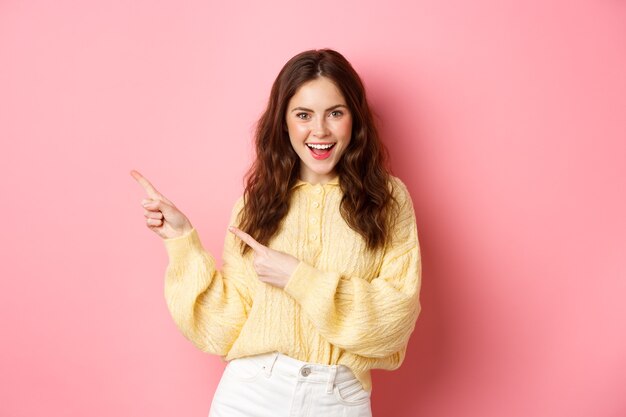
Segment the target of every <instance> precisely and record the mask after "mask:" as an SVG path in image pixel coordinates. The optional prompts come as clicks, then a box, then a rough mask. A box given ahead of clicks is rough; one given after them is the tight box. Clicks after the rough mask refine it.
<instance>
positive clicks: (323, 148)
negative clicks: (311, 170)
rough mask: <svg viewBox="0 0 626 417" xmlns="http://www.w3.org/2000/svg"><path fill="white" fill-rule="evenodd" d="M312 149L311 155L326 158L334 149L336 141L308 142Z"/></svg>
mask: <svg viewBox="0 0 626 417" xmlns="http://www.w3.org/2000/svg"><path fill="white" fill-rule="evenodd" d="M305 145H306V146H307V147H308V148H309V150H310V151H311V156H313V158H315V159H326V158H328V157H329V156H330V153H331V151H332V149H333V148H334V147H335V145H336V143H306V144H305Z"/></svg>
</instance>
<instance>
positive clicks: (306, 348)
mask: <svg viewBox="0 0 626 417" xmlns="http://www.w3.org/2000/svg"><path fill="white" fill-rule="evenodd" d="M392 186H393V193H394V196H395V197H396V198H397V200H398V202H399V204H400V211H399V213H398V215H397V217H396V218H395V224H394V226H393V229H392V238H391V239H390V241H389V243H388V244H387V245H386V246H385V247H384V248H382V249H378V250H374V251H372V250H369V249H368V248H367V246H366V243H365V241H364V240H363V238H362V237H361V235H359V234H358V233H357V232H355V231H354V230H352V229H351V228H350V227H349V226H348V225H347V223H346V222H345V221H344V220H343V218H342V217H341V214H340V212H339V204H340V202H341V197H342V192H341V189H340V187H339V182H338V179H337V178H335V179H334V180H332V181H330V182H328V183H326V184H324V185H320V184H317V185H312V184H309V183H306V182H303V181H298V183H297V184H296V185H295V186H294V188H295V189H294V192H293V194H292V200H291V202H290V210H289V213H288V214H287V216H286V217H285V218H284V220H283V222H282V223H281V227H280V228H279V230H278V233H277V234H276V235H275V236H274V237H273V238H272V239H271V241H270V242H269V243H268V246H269V247H270V248H272V249H275V250H279V251H282V252H286V253H289V254H291V255H293V256H295V257H296V258H297V259H299V260H300V263H299V264H298V267H297V268H296V270H295V271H294V272H293V274H292V275H291V277H290V279H289V281H288V282H287V285H286V286H285V288H284V289H280V288H278V287H274V286H271V285H269V284H266V283H264V282H261V281H259V279H258V277H257V275H256V272H255V270H254V267H253V265H252V260H253V256H254V254H253V251H249V252H248V253H247V254H246V255H245V256H242V255H241V252H240V246H239V239H238V238H237V237H236V236H235V235H233V234H232V233H230V232H227V233H226V239H225V242H224V251H223V255H222V260H223V266H222V268H221V270H218V269H217V268H216V266H215V260H214V258H213V257H212V256H211V255H210V254H209V253H207V252H206V251H205V249H204V248H203V246H202V243H201V241H200V237H199V235H198V232H197V230H196V229H192V230H191V231H190V232H188V233H187V234H186V235H183V236H180V237H176V238H172V239H165V240H164V241H163V242H164V244H165V248H166V250H167V253H168V257H169V264H168V266H167V270H166V273H165V299H166V302H167V306H168V308H169V310H170V313H171V315H172V317H173V319H174V321H175V323H176V325H177V326H178V328H179V329H180V330H181V332H182V333H183V334H184V335H185V337H187V338H188V339H189V340H190V341H192V342H193V343H194V344H195V345H196V346H197V347H198V348H199V349H201V350H202V351H205V352H209V353H212V354H215V355H219V356H222V357H223V358H224V359H225V360H232V359H235V358H239V357H243V356H249V355H255V354H260V353H266V352H272V351H278V352H282V353H284V354H286V355H289V356H291V357H293V358H296V359H299V360H302V361H306V362H314V363H320V364H325V365H339V364H341V365H345V366H347V367H349V368H350V369H351V370H352V372H354V374H355V375H356V377H357V378H358V379H359V380H360V381H361V383H362V384H363V387H364V388H365V389H366V390H368V391H369V390H371V387H372V381H371V375H370V370H371V369H374V368H377V369H387V370H392V369H396V368H398V367H399V366H400V365H401V363H402V362H403V360H404V356H405V353H406V348H407V344H408V341H409V337H410V335H411V333H412V332H413V329H414V328H415V321H416V319H417V317H418V315H419V313H420V310H421V307H420V301H419V292H420V286H421V256H420V249H419V243H418V236H417V227H416V222H415V214H414V211H413V205H412V202H411V198H410V195H409V193H408V191H407V189H406V187H405V185H404V184H403V183H402V182H401V181H400V180H399V179H398V178H396V177H392ZM242 205H243V198H239V200H238V201H237V202H236V204H235V207H234V208H233V211H232V214H231V222H230V224H232V225H237V215H238V213H239V211H240V210H241V208H242Z"/></svg>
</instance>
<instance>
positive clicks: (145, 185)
mask: <svg viewBox="0 0 626 417" xmlns="http://www.w3.org/2000/svg"><path fill="white" fill-rule="evenodd" d="M130 175H132V176H133V178H134V179H136V180H137V182H138V183H139V184H140V185H141V186H142V187H143V188H144V189H145V190H146V192H147V193H148V195H149V196H150V198H159V197H161V194H160V193H159V192H158V191H157V190H156V188H154V186H153V185H152V184H150V181H148V180H147V179H146V177H144V176H143V175H141V174H140V173H139V172H137V171H135V170H134V169H133V170H132V171H130Z"/></svg>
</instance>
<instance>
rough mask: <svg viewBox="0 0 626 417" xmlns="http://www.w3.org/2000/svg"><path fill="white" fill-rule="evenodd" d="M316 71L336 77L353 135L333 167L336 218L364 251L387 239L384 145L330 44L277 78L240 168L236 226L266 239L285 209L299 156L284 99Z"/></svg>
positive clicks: (354, 78)
mask: <svg viewBox="0 0 626 417" xmlns="http://www.w3.org/2000/svg"><path fill="white" fill-rule="evenodd" d="M318 77H327V78H328V79H330V80H331V81H333V82H334V83H335V85H336V86H337V87H338V88H339V90H340V91H341V93H342V95H343V96H344V98H345V100H346V103H347V106H348V108H349V109H350V112H351V114H352V137H351V140H350V143H349V145H348V147H347V149H346V150H345V153H344V154H343V156H342V158H341V160H340V161H339V162H338V163H337V165H336V167H335V170H336V172H337V174H338V175H339V186H340V187H341V190H342V192H343V197H342V200H341V205H340V211H341V216H342V217H343V218H344V220H345V221H346V223H347V224H348V225H349V226H350V227H351V228H352V229H353V230H355V231H356V232H357V233H359V234H360V235H361V236H362V237H363V238H364V239H365V241H366V244H367V247H368V248H369V249H375V248H380V247H382V246H384V245H385V243H386V242H387V241H388V239H389V238H390V236H389V234H390V233H389V230H390V224H391V222H392V220H393V210H394V205H396V201H395V199H394V198H393V192H392V188H391V184H392V182H391V181H390V170H389V168H388V162H387V161H388V155H387V150H386V148H385V146H384V145H383V144H382V142H381V141H380V139H379V135H378V131H377V129H376V126H375V123H374V118H373V116H372V112H371V110H370V108H369V105H368V103H367V99H366V96H365V87H364V86H363V82H362V81H361V79H360V77H359V75H358V74H357V73H356V71H355V70H354V68H352V65H350V63H349V62H348V60H346V58H344V57H343V55H341V54H340V53H339V52H336V51H334V50H332V49H320V50H309V51H305V52H301V53H299V54H298V55H296V56H294V57H293V58H291V59H290V60H289V61H288V62H287V63H286V64H285V66H284V67H283V68H282V69H281V71H280V73H279V74H278V76H277V77H276V80H275V81H274V84H273V85H272V90H271V93H270V97H269V102H268V105H267V108H266V109H265V112H264V113H263V115H262V116H261V118H260V119H259V121H258V123H257V128H256V138H255V146H256V155H257V157H256V160H255V161H254V163H253V164H252V166H251V167H250V169H249V170H248V172H247V174H246V188H245V191H244V207H243V210H242V211H241V213H240V217H239V227H240V228H241V229H242V230H244V231H245V232H247V233H248V234H250V235H251V236H252V237H254V239H256V240H257V241H258V242H260V243H262V244H264V245H266V244H267V243H268V242H269V240H270V239H271V238H272V237H273V236H274V234H276V232H277V230H278V227H279V226H280V222H281V220H282V219H283V218H284V217H285V215H286V214H287V212H288V210H289V201H290V197H291V190H292V186H293V185H294V184H295V182H296V181H297V180H298V175H299V173H300V159H299V157H298V155H297V154H296V152H295V151H294V149H293V147H292V146H291V142H290V140H289V134H288V131H287V124H286V111H287V104H288V103H289V100H290V99H291V97H293V95H294V94H295V93H296V91H297V90H298V88H299V87H300V86H301V85H302V84H304V83H306V82H308V81H311V80H313V79H316V78H318ZM241 249H242V254H245V253H246V252H247V251H248V250H249V246H248V245H246V244H245V243H244V242H243V241H242V242H241Z"/></svg>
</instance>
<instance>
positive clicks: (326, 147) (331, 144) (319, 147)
mask: <svg viewBox="0 0 626 417" xmlns="http://www.w3.org/2000/svg"><path fill="white" fill-rule="evenodd" d="M333 145H334V143H329V144H326V145H318V144H313V143H307V144H306V146H308V147H309V148H313V149H329V148H332V147H333Z"/></svg>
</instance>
